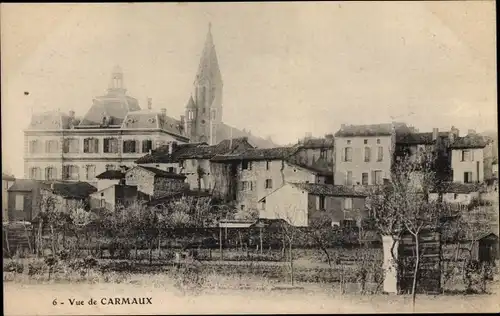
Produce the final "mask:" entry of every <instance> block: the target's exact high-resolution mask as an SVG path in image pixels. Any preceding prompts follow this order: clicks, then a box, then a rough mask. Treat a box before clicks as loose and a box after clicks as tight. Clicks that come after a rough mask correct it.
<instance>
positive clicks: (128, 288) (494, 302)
mask: <svg viewBox="0 0 500 316" xmlns="http://www.w3.org/2000/svg"><path fill="white" fill-rule="evenodd" d="M114 297H131V298H132V297H151V298H152V299H151V300H152V304H151V305H103V304H101V300H102V299H103V298H104V299H105V300H106V299H107V298H114ZM70 298H73V299H76V300H82V301H84V305H83V306H71V305H70V303H69V299H70ZM54 299H57V303H58V304H57V305H53V301H54ZM89 299H94V300H96V301H97V304H96V305H92V306H89V305H88V301H89ZM61 302H63V303H64V304H63V305H61V304H60V303H61ZM410 302H411V299H410V297H408V296H393V295H373V296H360V295H346V296H339V295H338V294H336V293H335V292H333V291H332V290H328V289H325V288H320V287H314V286H310V287H308V286H305V287H304V289H303V290H297V291H251V290H222V291H221V290H219V291H216V290H212V291H208V292H206V293H203V294H200V295H197V296H195V295H183V294H182V293H180V292H179V291H178V290H176V289H175V288H173V287H170V286H161V287H155V286H154V285H153V284H150V285H140V284H109V283H106V284H40V285H23V284H17V283H4V313H5V315H48V314H51V315H59V314H60V315H63V314H66V315H69V314H73V315H75V314H78V315H91V314H109V313H112V314H124V313H126V314H137V315H139V314H155V313H161V314H179V313H189V314H207V313H212V314H213V313H217V314H220V313H262V312H265V313H286V312H293V313H295V312H298V313H354V312H356V313H370V312H372V313H381V312H387V313H403V312H411V303H410ZM499 302H500V300H499V297H498V295H477V296H462V295H459V296H423V295H421V296H418V298H417V304H418V306H417V312H498V311H500V305H499Z"/></svg>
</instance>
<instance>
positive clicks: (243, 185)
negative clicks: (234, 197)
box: [240, 181, 248, 191]
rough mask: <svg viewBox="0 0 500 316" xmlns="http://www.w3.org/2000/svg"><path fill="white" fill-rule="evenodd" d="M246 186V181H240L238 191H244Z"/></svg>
mask: <svg viewBox="0 0 500 316" xmlns="http://www.w3.org/2000/svg"><path fill="white" fill-rule="evenodd" d="M247 187H248V183H247V181H241V186H240V188H241V190H240V191H246V190H247Z"/></svg>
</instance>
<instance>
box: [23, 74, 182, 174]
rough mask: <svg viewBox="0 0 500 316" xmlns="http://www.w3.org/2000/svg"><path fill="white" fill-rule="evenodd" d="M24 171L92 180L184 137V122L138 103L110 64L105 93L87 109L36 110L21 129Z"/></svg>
mask: <svg viewBox="0 0 500 316" xmlns="http://www.w3.org/2000/svg"><path fill="white" fill-rule="evenodd" d="M24 142H25V150H24V173H25V177H26V178H30V179H39V180H80V181H82V180H83V181H90V182H94V181H96V178H95V177H96V175H98V174H100V173H102V172H104V171H106V170H110V169H118V168H119V167H120V166H132V165H133V163H134V161H135V160H136V159H137V158H139V157H141V156H143V155H144V154H146V153H148V152H149V151H150V150H152V149H154V148H157V147H159V146H162V145H164V144H168V143H169V142H177V143H187V142H189V138H188V137H187V135H186V133H185V131H184V126H183V122H181V121H178V120H175V119H173V118H171V117H169V116H167V114H166V110H165V109H162V110H161V111H160V112H158V111H153V110H152V109H151V107H150V104H148V109H147V110H142V109H141V108H140V107H139V103H138V101H137V99H135V98H133V97H130V96H128V95H127V93H126V89H125V88H124V84H123V73H122V71H121V69H120V68H119V67H115V69H114V70H113V73H112V76H111V81H110V85H109V88H108V90H107V92H106V94H105V95H103V96H98V97H96V98H94V101H93V104H92V106H91V107H90V109H89V110H88V112H87V113H86V114H85V115H84V116H83V118H81V119H79V118H76V117H75V113H74V112H73V111H70V112H69V113H68V114H66V113H62V112H59V111H52V112H45V113H40V114H34V115H33V116H32V119H31V123H30V125H29V126H28V128H27V129H26V130H25V132H24Z"/></svg>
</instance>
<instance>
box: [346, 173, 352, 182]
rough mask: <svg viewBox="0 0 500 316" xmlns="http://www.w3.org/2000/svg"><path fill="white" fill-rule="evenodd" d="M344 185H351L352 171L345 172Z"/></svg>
mask: <svg viewBox="0 0 500 316" xmlns="http://www.w3.org/2000/svg"><path fill="white" fill-rule="evenodd" d="M346 185H352V171H347V174H346Z"/></svg>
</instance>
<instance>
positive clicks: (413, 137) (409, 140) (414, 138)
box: [396, 132, 448, 145]
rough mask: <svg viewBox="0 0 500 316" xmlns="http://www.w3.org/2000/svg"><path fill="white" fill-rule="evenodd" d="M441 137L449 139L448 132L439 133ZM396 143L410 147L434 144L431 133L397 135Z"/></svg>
mask: <svg viewBox="0 0 500 316" xmlns="http://www.w3.org/2000/svg"><path fill="white" fill-rule="evenodd" d="M438 135H439V137H448V132H439V134H438ZM396 143H399V144H408V145H419V144H422V145H430V144H433V143H434V141H433V140H432V132H431V133H396Z"/></svg>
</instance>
